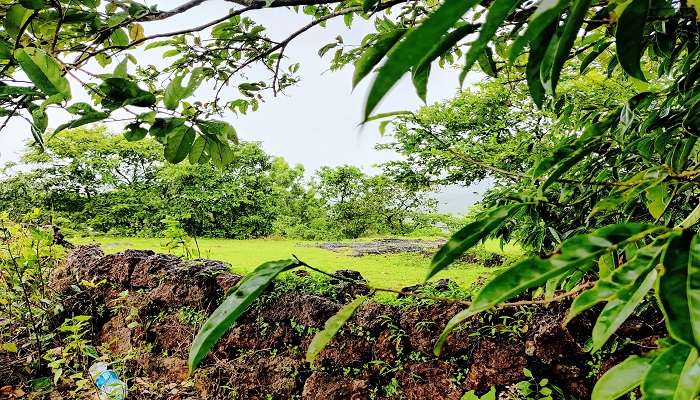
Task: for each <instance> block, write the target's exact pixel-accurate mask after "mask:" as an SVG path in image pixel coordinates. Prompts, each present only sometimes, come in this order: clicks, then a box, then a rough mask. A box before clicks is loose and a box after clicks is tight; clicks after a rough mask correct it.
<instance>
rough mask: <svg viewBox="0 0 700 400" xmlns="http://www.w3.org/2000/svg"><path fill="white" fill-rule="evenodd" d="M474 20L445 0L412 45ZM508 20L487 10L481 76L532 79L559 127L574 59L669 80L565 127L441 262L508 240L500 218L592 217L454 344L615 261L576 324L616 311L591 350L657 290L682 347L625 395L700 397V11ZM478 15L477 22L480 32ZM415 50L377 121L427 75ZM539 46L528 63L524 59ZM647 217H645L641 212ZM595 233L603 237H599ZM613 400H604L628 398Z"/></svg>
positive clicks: (542, 11) (526, 265) (535, 262)
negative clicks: (410, 75)
mask: <svg viewBox="0 0 700 400" xmlns="http://www.w3.org/2000/svg"><path fill="white" fill-rule="evenodd" d="M472 7H474V5H471V4H467V5H466V6H465V5H464V3H463V4H462V7H458V6H456V5H455V4H454V3H453V2H450V1H446V2H445V3H444V4H442V5H441V6H440V7H439V8H438V9H437V10H436V11H435V12H434V13H433V14H432V15H431V16H429V17H428V18H426V19H425V20H424V21H423V22H422V23H421V25H419V27H417V28H416V29H415V30H414V31H413V32H412V33H413V34H414V35H416V34H418V33H419V32H422V33H424V34H426V35H429V36H430V38H431V39H434V40H435V42H436V43H438V44H436V45H434V46H435V47H436V48H438V47H439V46H440V42H441V41H444V42H447V41H450V40H451V39H450V36H449V35H450V34H449V31H450V30H451V29H454V30H455V31H456V30H457V29H460V26H459V25H458V24H457V22H458V21H459V20H460V18H461V17H462V15H463V14H465V13H466V11H467V10H468V9H470V8H472ZM499 7H503V6H502V5H501V4H500V3H499V2H494V3H493V4H492V5H490V7H488V12H487V14H486V18H485V20H484V22H483V24H481V23H480V24H479V25H480V27H479V38H478V39H477V41H476V42H475V43H473V44H472V47H471V48H470V53H472V52H479V53H480V54H481V55H482V56H485V57H487V59H488V60H487V61H488V62H486V63H482V65H481V69H482V71H483V72H485V73H487V74H490V75H496V74H498V73H499V72H505V73H517V74H519V75H521V76H522V75H524V76H525V78H526V80H527V84H528V89H529V92H530V96H531V98H532V101H533V102H534V103H535V104H536V105H537V106H538V107H542V108H545V109H550V110H553V111H554V112H555V113H556V115H561V114H563V113H564V112H566V109H567V108H568V107H570V106H572V103H571V102H570V99H569V98H567V97H566V95H565V94H563V93H562V92H561V91H559V90H558V84H559V81H560V78H562V76H564V77H566V76H567V75H569V74H572V72H573V71H571V69H566V68H565V66H566V65H567V64H569V65H572V64H574V63H571V62H568V61H569V59H571V58H575V57H576V56H577V55H579V54H583V53H588V56H590V57H587V59H585V60H583V61H582V62H583V64H584V65H581V68H580V70H583V69H585V68H586V66H587V65H586V64H590V63H591V62H593V61H594V60H595V59H596V58H597V57H598V56H601V54H603V53H604V52H605V51H604V49H605V48H606V47H608V48H612V49H614V51H615V55H614V56H609V55H607V54H605V55H606V58H607V60H608V61H607V63H608V64H607V65H608V75H612V74H613V73H614V70H615V67H616V66H617V65H619V66H620V67H621V69H622V73H623V74H625V76H627V77H628V78H629V79H637V80H641V81H646V80H647V78H648V77H650V76H651V75H652V69H655V70H656V71H654V72H656V74H657V78H656V79H655V80H654V81H653V82H652V83H650V84H646V85H645V84H637V85H636V87H635V89H637V90H636V91H635V93H632V94H631V95H630V96H628V97H627V99H625V100H624V101H619V102H615V103H613V104H614V105H612V106H611V105H606V106H602V105H600V104H598V105H597V106H596V107H594V108H593V109H591V110H586V111H587V112H586V115H585V117H584V118H582V119H580V120H578V121H577V122H576V123H575V124H573V125H572V126H566V124H563V128H564V129H565V130H564V132H563V133H564V137H563V138H562V140H561V141H560V142H559V143H558V144H557V145H556V146H555V147H554V149H553V150H552V151H551V156H546V157H543V158H542V159H541V160H539V162H538V163H537V164H536V165H533V166H531V167H530V168H528V169H527V170H526V171H525V172H524V173H523V172H521V171H515V173H516V174H518V175H517V176H518V178H519V179H518V181H519V182H518V183H519V184H516V185H512V186H511V187H506V188H505V189H504V190H503V191H502V194H505V195H506V196H508V197H502V203H501V204H500V205H498V206H497V207H496V208H494V209H493V210H491V211H489V212H485V213H484V214H483V215H482V217H481V220H480V221H478V222H475V223H472V224H470V225H467V226H466V227H465V228H464V230H462V231H460V232H459V233H458V234H456V235H455V236H454V237H453V239H452V240H451V241H450V242H448V244H447V245H446V247H445V248H444V249H443V250H442V251H441V252H438V254H437V255H436V257H435V259H434V260H433V267H432V268H433V270H435V269H439V268H442V267H443V266H444V265H445V262H444V254H443V253H451V252H454V253H456V254H459V253H461V252H463V251H465V250H466V249H468V248H469V247H471V246H472V245H473V244H475V243H476V242H477V240H478V238H484V237H486V236H489V235H498V232H497V229H496V228H497V227H498V226H500V225H501V224H502V223H503V220H502V217H501V216H502V215H503V213H505V212H506V210H510V209H511V208H512V207H518V208H519V209H522V210H526V211H524V212H526V213H527V214H530V215H534V216H537V213H538V212H539V210H538V207H539V206H544V205H546V207H549V208H556V207H563V208H566V207H571V206H572V205H573V204H577V206H579V207H580V208H581V209H582V210H584V211H588V213H587V215H583V214H578V217H576V215H574V221H575V224H576V225H578V227H577V228H576V227H575V228H574V229H573V230H570V231H568V232H566V233H565V234H563V235H562V234H561V233H560V232H557V231H556V228H557V227H556V226H554V227H548V228H551V229H552V230H553V232H552V235H554V236H555V237H556V238H557V239H558V240H556V241H553V242H551V243H547V242H540V243H541V245H543V246H541V247H539V248H537V250H544V251H542V252H541V256H539V257H532V258H527V259H525V260H523V261H521V262H520V263H517V264H515V265H514V266H513V267H511V268H510V269H508V270H507V271H505V272H503V273H502V274H500V275H498V276H496V277H494V278H493V279H492V280H491V281H490V282H489V283H488V284H486V286H485V287H484V288H483V289H482V290H481V291H480V292H479V293H478V294H477V295H476V296H475V298H474V300H473V302H472V304H471V306H470V308H469V309H468V310H466V311H464V312H462V313H460V314H458V315H457V316H455V317H454V318H453V320H452V321H450V323H448V326H447V328H446V329H445V331H444V332H443V335H442V340H444V339H445V338H446V336H447V335H448V334H449V332H450V331H451V330H452V329H453V328H454V327H455V326H456V325H458V324H459V323H460V322H461V321H463V320H465V319H466V317H468V316H470V315H473V314H476V313H478V312H480V311H483V310H485V309H488V308H490V307H493V306H496V305H497V304H499V303H501V302H503V301H505V300H508V299H509V298H512V297H514V296H516V295H519V294H521V293H522V292H524V291H526V290H528V289H532V288H536V287H539V286H542V285H545V284H548V285H549V286H553V287H563V288H569V290H570V289H572V288H574V287H575V285H577V284H578V283H579V282H581V280H582V279H583V278H584V274H585V273H586V272H587V271H589V270H591V269H592V268H593V266H594V265H595V264H596V263H597V261H598V259H600V258H601V257H607V255H608V254H609V253H612V255H613V257H612V259H613V260H614V261H615V262H613V263H612V265H611V266H610V267H605V269H599V270H598V271H597V273H595V272H594V273H592V274H591V275H593V276H592V277H591V278H589V279H592V280H593V282H595V286H594V287H593V288H591V289H588V290H586V291H584V292H583V293H581V294H580V296H579V297H578V299H577V300H576V301H575V302H574V307H575V308H574V309H572V313H576V312H580V310H583V309H588V308H590V307H592V306H593V305H594V304H596V303H597V302H601V301H604V302H607V304H606V306H605V308H604V309H603V311H602V312H601V313H600V315H599V317H598V320H597V321H596V325H595V327H594V329H593V347H594V349H597V348H600V347H601V346H602V345H603V344H604V343H605V342H606V341H607V339H608V338H609V337H610V336H611V335H612V334H613V333H614V332H615V331H616V330H617V328H618V327H619V326H620V325H621V324H622V322H623V321H624V320H625V319H626V318H627V317H628V316H629V315H630V314H631V313H632V312H633V310H634V308H635V307H636V306H637V305H638V304H639V303H640V302H642V301H643V299H644V297H645V295H646V294H647V293H648V292H649V291H651V290H652V287H654V292H655V295H656V298H657V304H658V307H659V308H660V309H661V310H662V311H663V312H664V317H665V323H666V327H667V330H668V333H669V336H670V337H671V339H672V340H673V341H675V344H673V345H671V346H669V347H666V348H664V349H663V350H662V351H661V352H660V353H659V354H658V355H654V356H652V359H653V361H651V366H650V367H649V368H648V370H647V371H644V372H645V373H642V375H643V376H642V377H641V378H640V376H639V375H637V376H635V377H633V378H632V377H627V376H623V377H622V378H623V380H624V381H628V382H631V384H629V385H628V386H626V389H627V390H629V389H632V388H634V387H635V386H636V385H637V384H640V386H641V390H642V392H643V394H644V395H645V397H649V398H658V399H662V398H663V399H666V398H668V399H676V400H678V399H693V398H694V397H695V396H696V394H697V393H698V392H699V391H700V381H698V380H697V379H696V376H695V374H696V372H695V371H696V369H697V366H696V365H697V363H698V360H697V347H698V346H700V343H699V342H698V340H697V334H696V333H695V331H696V328H695V326H696V325H698V324H700V321H698V320H697V318H696V310H695V306H696V304H695V297H696V296H697V288H696V287H695V286H696V285H695V282H694V275H693V274H694V269H695V268H696V266H695V264H694V261H693V260H694V257H695V252H696V250H695V247H694V244H693V243H696V242H697V241H698V240H699V239H697V236H696V235H695V233H694V231H693V229H692V226H693V225H694V224H695V223H696V222H697V221H698V218H697V214H698V213H697V212H696V211H694V210H691V207H692V203H691V204H688V202H687V201H686V200H683V199H689V198H692V197H693V196H694V195H695V194H696V187H695V184H694V180H695V177H696V175H697V171H696V167H697V151H696V150H695V144H696V139H697V137H696V133H697V130H698V126H697V121H696V118H695V113H696V109H697V103H698V99H697V93H696V89H695V87H694V83H695V81H696V79H697V77H698V75H697V74H696V70H697V69H698V65H700V64H699V62H698V57H697V55H698V44H699V41H700V37H699V36H698V33H697V29H696V23H697V22H696V15H697V13H696V11H697V10H696V9H695V8H694V7H695V6H694V5H692V4H690V5H689V4H685V3H673V2H666V1H651V2H647V1H636V0H633V1H630V2H620V3H619V4H618V3H611V4H609V5H605V4H603V5H601V4H597V3H596V4H594V3H592V2H589V1H585V0H581V1H575V2H571V3H570V2H566V1H561V2H541V3H539V4H533V3H528V2H525V3H522V4H521V3H520V2H517V3H514V4H513V5H512V6H511V8H510V9H509V11H506V12H504V10H503V9H501V8H499ZM476 15H478V13H466V15H465V16H467V17H471V18H472V19H473V21H474V22H476V18H477V17H476ZM584 24H585V25H584ZM611 26H613V28H614V29H610V27H611ZM495 27H500V29H498V28H495ZM582 28H583V29H582ZM423 39H424V40H425V36H424V37H423ZM412 40H415V39H413V38H412V35H411V33H409V34H408V35H407V38H406V39H405V41H404V42H400V43H398V44H397V45H395V46H394V47H393V48H391V50H390V51H388V52H387V54H388V56H387V60H386V62H385V64H384V65H383V66H382V67H380V69H379V72H378V74H377V76H376V78H375V80H374V82H373V83H372V86H371V87H372V88H371V90H370V97H369V99H368V101H367V105H366V111H365V117H366V118H367V117H369V116H370V115H371V113H372V111H373V110H374V108H375V106H376V104H377V103H378V101H379V99H380V98H381V97H383V95H384V94H385V93H386V92H387V91H388V89H389V88H390V87H391V86H393V84H394V83H395V82H396V81H397V80H398V78H400V77H401V75H403V74H404V73H406V72H409V71H410V70H412V71H413V72H414V74H415V73H416V71H417V70H418V69H420V68H421V67H420V65H421V59H422V57H425V56H427V55H428V54H430V51H431V50H430V49H419V51H416V47H414V46H409V45H408V44H409V43H410V44H412V43H413V41H412ZM492 41H493V43H494V46H495V47H496V49H497V50H498V49H499V47H500V48H501V49H503V50H502V51H500V52H497V56H498V57H497V56H496V55H494V54H493V52H491V51H485V49H486V47H485V46H484V44H485V43H489V42H492ZM528 45H529V51H528V52H525V53H524V52H523V49H524V48H525V46H528ZM473 58H474V57H470V54H469V53H468V55H467V60H466V63H465V71H468V70H469V69H470V68H471V66H472V64H474V62H473V61H470V60H471V59H473ZM499 58H500V60H503V61H504V64H503V66H502V67H501V68H500V71H498V70H497V67H496V66H497V65H498V64H497V61H500V60H499ZM523 64H525V65H523ZM573 73H575V72H573ZM414 82H415V80H414ZM640 88H641V89H642V90H638V89H640ZM417 91H418V93H419V94H421V93H423V91H424V86H422V84H421V85H417ZM373 96H374V97H373ZM573 107H574V108H575V105H573ZM448 143H449V142H448ZM496 168H497V167H496ZM494 169H495V168H491V170H492V171H493V170H494ZM508 172H510V171H508ZM555 196H556V197H558V198H556V197H555ZM555 198H556V200H554V199H555ZM582 202H583V204H581V203H582ZM509 203H510V204H509ZM693 203H694V202H693ZM639 205H641V206H642V207H643V208H641V209H639V210H643V212H642V211H636V210H635V209H634V207H635V206H639ZM699 207H700V206H699ZM589 210H590V211H589ZM647 210H648V213H647ZM543 222H544V221H543ZM642 222H643V223H642ZM491 226H493V227H494V228H490V227H491ZM484 227H489V229H485V228H484ZM591 227H597V228H598V229H597V230H594V231H593V232H591V233H588V232H590V228H591ZM575 233H579V234H578V235H574V234H575ZM474 235H476V236H477V240H474V238H473V236H474ZM657 249H658V250H657ZM642 252H645V253H647V254H650V255H651V256H646V257H642V258H636V257H635V253H636V254H637V256H639V254H640V253H642ZM451 257H452V255H451ZM599 265H601V266H606V265H607V264H606V263H600V264H599ZM578 292H579V291H577V292H574V293H575V294H578ZM582 299H583V300H582ZM439 343H441V342H439ZM439 343H438V345H437V346H436V352H439V350H440V344H439ZM609 382H610V381H608V380H605V379H603V380H601V382H600V383H599V390H598V391H597V392H596V393H597V394H600V393H602V391H603V389H600V387H601V386H600V385H606V384H610V383H609ZM614 384H616V385H617V384H619V382H614ZM615 393H616V396H610V397H608V396H603V395H601V396H599V397H594V398H614V397H617V395H619V394H621V393H620V392H615Z"/></svg>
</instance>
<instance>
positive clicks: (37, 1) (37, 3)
mask: <svg viewBox="0 0 700 400" xmlns="http://www.w3.org/2000/svg"><path fill="white" fill-rule="evenodd" d="M19 3H20V4H21V5H22V6H24V7H25V8H28V9H30V10H41V9H43V8H44V7H46V5H47V4H46V0H20V1H19Z"/></svg>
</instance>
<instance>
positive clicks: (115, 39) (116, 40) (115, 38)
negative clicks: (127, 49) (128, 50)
mask: <svg viewBox="0 0 700 400" xmlns="http://www.w3.org/2000/svg"><path fill="white" fill-rule="evenodd" d="M109 41H110V42H111V44H112V46H128V45H129V35H127V33H126V31H124V29H121V28H120V29H115V30H114V31H113V32H112V34H111V35H109Z"/></svg>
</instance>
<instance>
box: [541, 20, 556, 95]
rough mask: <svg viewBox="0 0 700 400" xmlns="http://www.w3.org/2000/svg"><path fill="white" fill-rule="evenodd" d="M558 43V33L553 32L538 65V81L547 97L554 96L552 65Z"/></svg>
mask: <svg viewBox="0 0 700 400" xmlns="http://www.w3.org/2000/svg"><path fill="white" fill-rule="evenodd" d="M558 43H559V32H558V31H555V32H554V37H553V38H552V40H551V41H550V42H549V46H547V50H546V51H545V53H544V57H543V58H542V64H541V65H540V81H541V82H542V87H543V88H544V91H545V92H546V93H548V94H549V95H551V96H553V95H554V90H553V87H552V65H554V56H555V55H556V52H557V44H558Z"/></svg>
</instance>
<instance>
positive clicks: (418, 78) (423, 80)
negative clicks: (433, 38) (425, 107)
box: [365, 64, 430, 122]
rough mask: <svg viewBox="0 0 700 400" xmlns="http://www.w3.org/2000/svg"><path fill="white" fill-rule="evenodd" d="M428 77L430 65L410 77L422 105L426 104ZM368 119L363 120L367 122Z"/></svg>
mask: <svg viewBox="0 0 700 400" xmlns="http://www.w3.org/2000/svg"><path fill="white" fill-rule="evenodd" d="M429 77H430V64H428V66H427V67H425V68H421V69H420V70H417V71H415V72H414V73H413V74H412V75H411V78H412V81H413V87H415V88H416V94H418V97H420V99H421V100H423V103H425V102H427V98H428V78H429ZM368 121H369V118H367V119H366V120H365V122H368Z"/></svg>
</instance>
